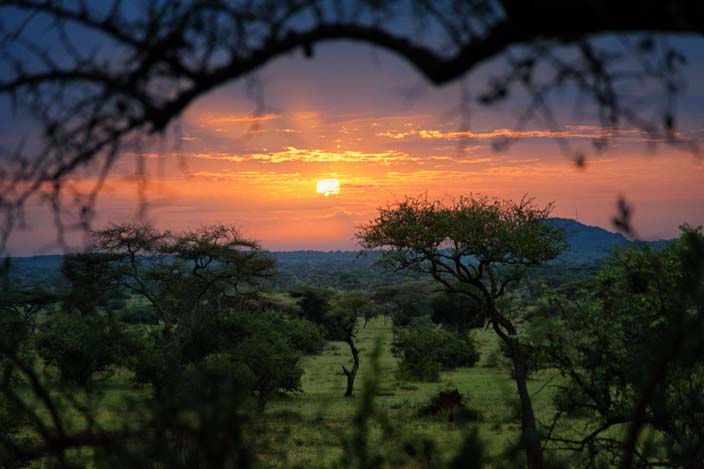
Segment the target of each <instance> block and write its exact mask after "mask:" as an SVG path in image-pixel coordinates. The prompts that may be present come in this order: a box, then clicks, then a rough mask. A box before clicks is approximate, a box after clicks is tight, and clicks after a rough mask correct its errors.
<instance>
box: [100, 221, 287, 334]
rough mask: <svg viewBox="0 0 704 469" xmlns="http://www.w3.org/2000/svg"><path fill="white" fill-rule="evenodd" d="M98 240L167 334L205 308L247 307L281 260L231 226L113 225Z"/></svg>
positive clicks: (114, 272) (119, 275)
mask: <svg viewBox="0 0 704 469" xmlns="http://www.w3.org/2000/svg"><path fill="white" fill-rule="evenodd" d="M93 239H94V244H93V252H95V253H100V254H101V255H103V256H108V257H106V259H109V260H110V263H111V265H112V271H111V272H112V275H114V276H115V278H117V279H119V281H120V283H121V286H122V287H123V288H125V289H127V290H128V291H130V292H131V293H132V294H135V295H138V296H139V297H141V298H142V299H144V300H145V301H147V302H148V303H149V304H150V305H151V306H152V307H153V308H154V310H155V311H156V313H157V315H158V316H159V318H160V320H161V321H162V322H163V325H164V333H166V334H169V333H171V331H172V330H173V328H174V326H175V324H176V323H177V322H179V321H181V322H183V321H187V322H191V323H193V322H197V321H199V320H200V315H201V313H202V312H203V311H210V312H213V311H219V310H223V309H227V308H231V307H242V306H244V305H245V304H246V303H247V300H248V299H251V298H252V296H253V295H256V286H257V285H258V284H259V283H260V282H262V281H264V280H266V279H269V278H271V277H272V276H273V275H274V267H275V264H276V262H275V261H274V259H272V258H271V257H269V256H266V255H265V254H264V253H263V252H262V249H261V246H260V245H259V243H257V242H256V241H254V240H249V239H246V238H244V237H242V236H241V235H240V233H239V231H238V230H237V229H236V228H234V227H232V226H227V225H212V226H206V227H202V228H200V229H197V230H191V231H184V232H181V233H172V232H169V231H159V230H156V229H155V228H152V227H150V226H143V225H111V226H108V227H107V228H105V229H103V230H99V231H95V232H94V233H93Z"/></svg>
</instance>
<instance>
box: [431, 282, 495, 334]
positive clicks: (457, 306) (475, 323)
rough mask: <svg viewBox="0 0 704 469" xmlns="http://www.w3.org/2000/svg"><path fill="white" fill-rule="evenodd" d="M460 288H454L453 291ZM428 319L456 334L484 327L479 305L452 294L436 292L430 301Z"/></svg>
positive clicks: (471, 300) (458, 294) (465, 297)
mask: <svg viewBox="0 0 704 469" xmlns="http://www.w3.org/2000/svg"><path fill="white" fill-rule="evenodd" d="M457 288H461V286H458V287H455V289H457ZM430 305H431V308H432V314H431V316H430V319H432V321H433V322H434V323H436V324H441V325H443V326H445V327H449V328H451V329H454V330H456V331H458V332H467V331H468V330H469V329H472V328H475V327H481V326H483V325H484V314H483V311H482V308H481V305H480V304H477V302H476V301H474V300H473V299H472V298H468V297H467V296H466V295H462V294H460V293H456V292H455V293H453V292H449V293H448V292H438V293H436V294H435V295H433V296H432V298H431V300H430Z"/></svg>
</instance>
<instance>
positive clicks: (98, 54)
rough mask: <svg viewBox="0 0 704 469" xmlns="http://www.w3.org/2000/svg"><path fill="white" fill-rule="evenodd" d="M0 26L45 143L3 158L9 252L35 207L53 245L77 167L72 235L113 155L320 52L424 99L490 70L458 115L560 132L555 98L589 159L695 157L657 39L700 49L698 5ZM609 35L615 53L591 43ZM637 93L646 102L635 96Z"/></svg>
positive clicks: (676, 54) (222, 14)
mask: <svg viewBox="0 0 704 469" xmlns="http://www.w3.org/2000/svg"><path fill="white" fill-rule="evenodd" d="M0 17H2V20H3V21H2V23H0V72H1V75H2V78H1V79H0V96H1V97H3V98H5V97H6V98H8V101H9V102H12V104H13V105H14V108H15V109H19V110H21V111H23V112H28V113H29V114H30V115H31V116H33V117H34V118H35V119H36V121H37V122H38V126H39V129H40V134H41V138H40V139H31V140H35V141H36V143H37V144H36V145H31V146H25V145H23V144H19V145H18V146H17V147H15V148H12V149H6V152H7V153H8V154H7V155H4V156H6V157H7V158H6V160H5V161H4V164H5V167H4V168H3V171H0V215H2V216H3V218H4V220H3V224H2V225H0V226H2V228H3V229H2V230H0V250H1V251H4V248H5V245H6V241H7V237H8V236H9V234H10V233H11V231H12V229H13V227H14V226H15V225H17V224H18V223H20V222H21V221H22V214H23V208H24V207H25V206H26V204H27V203H28V201H29V199H30V198H31V197H32V196H35V195H41V196H44V197H43V199H42V200H46V201H47V202H48V203H49V204H50V206H51V207H53V208H54V209H55V210H56V214H57V216H56V217H55V222H56V224H57V226H58V228H59V234H61V228H63V226H64V224H65V219H64V218H62V216H63V215H66V213H65V212H64V211H62V210H60V208H62V207H64V206H65V205H66V202H65V198H63V197H62V194H64V193H65V192H66V186H67V185H69V182H70V181H71V179H72V177H73V176H74V175H75V174H76V171H78V170H79V169H81V168H86V167H92V168H95V167H98V168H99V178H98V182H97V184H95V186H94V187H93V188H92V189H90V190H86V191H80V190H78V189H76V188H75V187H72V190H74V189H75V191H73V192H72V194H71V195H72V197H71V199H70V200H71V201H73V203H74V204H75V207H72V208H74V209H75V210H74V211H73V215H75V216H74V217H73V221H75V222H77V223H78V224H79V225H80V226H83V227H87V226H89V224H90V222H91V220H92V219H93V215H94V206H95V200H96V195H97V194H98V192H99V191H100V189H101V188H102V186H103V180H104V178H105V176H106V175H107V174H108V173H109V172H110V170H111V168H112V167H113V165H114V163H115V161H116V160H117V159H118V158H119V157H120V154H121V153H123V152H125V151H129V152H134V151H136V152H138V153H139V151H140V150H141V149H142V148H143V147H142V142H143V140H144V137H149V136H151V135H155V134H160V133H163V132H164V131H165V130H167V129H168V128H169V126H170V125H171V124H173V123H174V122H175V121H177V119H178V117H179V116H180V115H181V114H182V113H183V112H184V110H185V109H187V108H188V107H189V106H190V105H191V104H192V103H193V102H194V101H195V100H197V99H198V98H200V97H202V96H204V95H206V94H207V93H209V92H211V91H212V90H214V89H215V88H217V87H219V86H222V85H224V84H226V83H228V82H231V81H235V80H243V79H248V78H251V77H252V76H253V75H254V74H256V72H257V71H258V70H260V69H261V68H263V67H264V66H265V65H267V64H269V63H270V62H272V61H274V60H275V59H277V58H279V57H282V56H284V55H286V54H289V53H292V52H295V51H302V52H303V54H304V55H305V56H306V57H311V56H313V55H314V50H315V47H316V46H317V45H318V44H321V43H324V42H329V41H336V40H347V41H354V42H361V43H366V44H369V45H372V46H376V47H378V48H381V49H383V50H386V51H389V52H390V53H392V54H395V55H397V56H399V57H400V58H402V59H404V60H406V61H407V62H408V63H409V64H410V65H411V66H413V67H414V68H415V69H416V70H417V71H418V72H419V73H420V75H422V76H423V77H425V78H426V79H427V80H428V81H429V82H430V83H431V84H433V85H442V84H446V83H449V82H451V81H453V80H457V79H460V78H462V77H463V76H465V74H467V73H469V72H471V71H473V70H475V69H477V68H478V67H479V66H481V65H482V64H484V63H486V62H489V61H492V59H497V60H494V63H495V64H497V66H498V68H497V71H496V73H494V74H492V78H491V79H490V80H489V81H488V83H487V84H486V85H485V86H482V87H481V88H480V89H476V88H477V87H475V89H472V93H471V98H469V97H467V96H462V102H463V105H464V104H466V103H468V102H470V101H475V100H476V103H477V104H478V105H482V106H488V105H493V104H495V103H497V102H499V101H502V100H505V99H506V98H508V97H509V96H511V95H512V94H516V93H517V92H518V93H526V94H528V96H529V98H530V99H528V100H527V102H528V103H529V104H528V105H527V107H526V109H525V112H523V113H519V117H518V122H517V123H516V126H517V127H519V128H524V126H525V125H526V124H527V121H529V120H531V119H542V120H543V121H545V122H549V123H550V124H551V125H553V126H555V127H556V124H557V123H556V122H555V117H554V115H553V113H552V112H551V110H550V105H549V101H550V97H551V96H552V95H554V94H556V93H557V92H559V91H562V90H564V89H568V90H575V91H576V92H577V93H578V94H580V95H581V97H583V98H585V99H584V100H583V101H582V105H581V107H582V108H583V109H584V108H585V107H588V105H591V110H592V111H594V112H593V113H592V114H593V115H595V116H597V120H598V122H599V123H600V124H601V126H602V131H601V132H598V133H597V134H596V135H595V138H594V144H595V151H601V150H603V149H604V148H605V147H606V146H608V144H609V142H610V141H611V140H613V139H614V138H615V137H618V136H619V135H620V130H622V127H624V126H628V127H629V130H631V129H632V128H636V129H640V130H642V131H643V132H645V133H646V134H647V135H648V137H650V138H649V141H651V142H670V143H674V144H690V143H692V142H691V140H690V139H687V138H686V137H683V136H682V134H681V133H679V132H677V128H678V127H677V119H676V116H675V109H676V103H677V97H678V96H679V94H680V92H681V89H682V88H683V87H682V79H681V70H682V67H683V65H684V64H685V63H686V58H685V57H684V55H683V54H682V52H681V51H680V50H677V49H676V48H673V47H672V46H671V45H669V44H668V42H667V40H666V38H662V37H661V36H662V35H663V34H667V33H672V34H680V35H684V34H689V35H695V36H697V37H699V36H700V35H701V24H702V23H704V8H703V7H702V5H701V2H699V1H698V0H670V1H667V2H663V1H661V0H622V1H619V2H603V1H600V0H573V1H570V2H563V1H561V0H443V1H439V2H436V1H428V0H411V1H401V0H391V1H384V2H378V1H368V0H350V1H349V2H329V1H326V0H261V1H255V2H233V1H230V0H213V1H207V2H206V1H202V0H186V1H179V2H169V1H162V2H156V1H154V2H123V1H121V0H112V1H106V2H88V1H85V0H81V1H76V2H65V1H60V0H4V1H3V2H0ZM556 18H559V20H556ZM399 24H402V25H406V27H401V28H399V27H397V26H398V25H399ZM607 34H614V35H619V36H621V38H620V39H622V41H600V40H599V37H597V36H599V35H607ZM96 44H97V45H98V47H95V45H96ZM634 88H637V89H640V90H644V93H643V94H642V95H639V94H635V95H634V94H633V91H634ZM644 103H645V104H644ZM660 103H662V104H660ZM656 105H657V107H658V112H657V113H656V115H655V117H654V118H653V117H651V116H652V114H651V108H652V107H655V106H656ZM255 112H257V111H255ZM460 130H463V131H465V130H469V129H466V128H462V129H460ZM556 130H559V129H556ZM468 135H469V134H468ZM556 135H557V136H556V138H558V139H559V132H558V134H556ZM470 136H471V135H470ZM509 138H510V137H509ZM560 142H561V145H562V146H563V148H565V149H566V150H567V151H568V153H570V154H571V156H573V157H574V158H575V160H576V161H577V162H578V163H583V162H584V155H582V154H579V153H576V152H573V151H571V150H569V148H567V147H566V144H565V141H564V140H560ZM506 143H507V140H506V138H504V139H500V140H498V141H497V144H498V146H505V144H506ZM690 147H691V145H690ZM692 148H694V147H692ZM138 161H141V163H139V164H138V169H137V173H138V175H139V176H140V178H141V179H143V177H142V176H144V162H143V160H142V159H138ZM60 239H61V238H60Z"/></svg>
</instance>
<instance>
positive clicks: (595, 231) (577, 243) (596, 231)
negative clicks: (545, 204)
mask: <svg viewBox="0 0 704 469" xmlns="http://www.w3.org/2000/svg"><path fill="white" fill-rule="evenodd" d="M547 223H548V224H549V225H550V226H554V227H558V228H562V229H563V230H565V234H566V235H567V239H566V241H567V243H568V245H569V248H568V249H567V250H566V251H565V252H564V253H563V254H562V256H560V261H562V262H568V263H590V262H595V261H600V260H602V259H604V258H605V257H608V256H609V255H610V254H611V253H612V252H613V250H614V249H617V248H624V247H626V246H629V245H630V244H632V243H634V241H631V240H629V239H628V238H626V237H625V236H623V235H622V234H621V233H614V232H611V231H608V230H605V229H604V228H600V227H598V226H589V225H585V224H583V223H580V222H578V221H577V220H573V219H571V218H550V219H548V220H547ZM671 242H672V241H671V240H659V241H636V243H639V244H648V245H651V246H652V247H655V248H657V247H661V246H666V245H667V244H669V243H671Z"/></svg>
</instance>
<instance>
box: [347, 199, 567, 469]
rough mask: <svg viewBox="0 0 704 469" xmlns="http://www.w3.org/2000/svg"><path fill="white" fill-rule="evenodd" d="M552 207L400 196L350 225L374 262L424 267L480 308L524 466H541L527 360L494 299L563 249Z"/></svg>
mask: <svg viewBox="0 0 704 469" xmlns="http://www.w3.org/2000/svg"><path fill="white" fill-rule="evenodd" d="M551 209H552V206H551V205H548V206H547V207H544V208H538V207H537V206H536V205H535V204H534V202H533V200H532V199H529V198H527V197H523V199H521V200H520V201H519V202H517V203H516V202H513V201H509V200H499V199H490V198H488V197H485V196H471V195H470V196H469V197H460V198H459V199H458V200H456V201H453V202H442V201H432V200H428V199H427V198H407V199H406V200H404V201H403V202H400V203H398V204H395V205H391V206H389V207H386V208H382V209H380V210H379V214H378V216H377V218H376V219H374V220H372V221H371V222H370V223H368V224H367V225H364V226H362V227H360V228H359V230H358V232H357V236H358V238H359V240H360V244H361V246H362V247H363V248H364V249H366V250H374V249H382V250H383V256H382V259H381V263H382V264H383V265H385V266H386V267H387V268H389V269H391V270H404V269H406V270H415V271H417V272H424V273H426V274H429V275H430V276H432V278H433V279H435V280H436V281H437V282H439V283H440V284H442V285H444V286H445V287H446V288H447V289H448V290H450V291H456V292H459V293H462V294H464V295H466V296H468V297H469V298H470V299H472V300H473V301H474V302H475V303H476V304H477V305H479V306H480V307H481V310H482V312H483V316H484V318H485V319H486V320H487V321H488V322H489V323H490V324H491V325H492V327H493V329H494V331H495V332H496V334H497V335H498V336H499V337H500V338H501V340H502V341H503V342H504V344H505V345H506V347H507V350H508V352H509V354H510V356H511V359H512V362H513V377H514V379H515V381H516V387H517V391H518V395H519V398H520V402H521V416H522V422H521V424H522V429H523V441H522V444H523V445H524V446H525V449H526V455H527V465H528V467H529V468H531V469H534V468H539V467H541V466H542V465H543V449H542V447H541V444H540V435H539V433H538V430H537V424H536V419H535V413H534V410H533V405H532V402H531V398H530V394H529V391H528V386H527V379H528V376H527V373H528V369H527V362H526V357H525V354H524V349H523V348H522V347H521V344H520V340H519V336H518V331H517V329H516V326H515V325H514V323H513V321H512V319H511V315H509V314H507V312H506V311H503V308H501V305H500V302H505V301H506V300H505V294H506V293H507V291H508V290H509V289H510V288H512V287H513V286H515V284H516V283H517V282H518V281H519V280H520V279H521V278H522V277H523V276H524V274H525V271H526V269H528V268H530V267H536V266H539V265H541V264H543V263H545V262H547V261H549V260H551V259H554V258H556V257H557V256H558V255H559V254H560V252H561V251H562V250H563V249H564V248H565V244H564V242H563V238H564V232H563V231H562V230H561V229H560V228H555V227H552V226H550V225H549V224H547V223H545V221H546V219H547V218H548V216H549V214H550V211H551ZM457 285H460V286H461V288H457Z"/></svg>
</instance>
